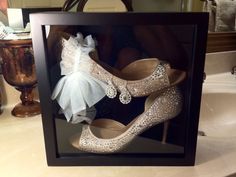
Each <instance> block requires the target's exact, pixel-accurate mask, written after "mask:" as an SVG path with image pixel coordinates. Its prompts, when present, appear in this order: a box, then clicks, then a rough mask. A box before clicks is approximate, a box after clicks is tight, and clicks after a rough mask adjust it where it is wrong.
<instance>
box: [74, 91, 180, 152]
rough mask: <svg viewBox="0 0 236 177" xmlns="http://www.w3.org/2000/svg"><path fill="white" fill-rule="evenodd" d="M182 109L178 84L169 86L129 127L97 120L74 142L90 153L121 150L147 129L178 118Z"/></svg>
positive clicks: (153, 97) (84, 129) (147, 105)
mask: <svg viewBox="0 0 236 177" xmlns="http://www.w3.org/2000/svg"><path fill="white" fill-rule="evenodd" d="M181 109H182V96H181V93H180V91H179V90H178V89H177V88H176V87H172V88H168V89H167V90H165V91H163V92H159V93H157V92H155V93H153V94H151V95H150V96H149V97H148V98H147V100H146V102H145V111H144V112H143V113H142V114H140V115H139V116H137V117H136V118H135V119H134V120H133V121H132V122H130V123H129V124H128V125H127V126H125V125H123V124H121V123H119V122H117V121H115V120H111V119H98V120H94V121H93V122H92V124H91V125H84V126H83V128H82V133H81V134H80V135H74V136H73V137H72V138H71V140H70V141H71V144H72V145H73V146H74V147H75V148H77V149H79V150H82V151H86V152H92V153H101V154H102V153H115V152H119V151H120V150H122V149H124V148H125V147H126V146H127V145H128V144H129V143H130V142H131V141H132V140H133V139H134V138H135V137H136V136H138V135H139V134H141V133H142V132H144V131H145V130H147V129H149V128H150V127H153V126H155V125H157V124H159V123H162V122H164V121H167V120H169V119H171V118H174V117H176V116H177V115H178V114H179V113H180V111H181ZM107 130H112V131H107ZM107 132H109V133H107Z"/></svg>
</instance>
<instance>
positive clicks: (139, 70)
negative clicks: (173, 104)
mask: <svg viewBox="0 0 236 177" xmlns="http://www.w3.org/2000/svg"><path fill="white" fill-rule="evenodd" d="M80 36H82V35H81V34H80V33H78V34H77V38H73V37H70V38H69V40H66V39H62V43H63V51H65V52H63V51H62V58H64V61H62V62H61V64H62V65H63V66H67V65H69V66H70V65H72V64H71V62H72V61H73V60H74V59H75V58H76V60H79V58H80V57H83V59H82V60H81V61H83V62H80V63H79V64H80V65H79V66H78V67H76V68H75V69H71V68H69V70H70V71H72V70H73V71H74V70H78V69H79V70H82V71H83V72H84V73H87V74H88V75H90V76H92V77H93V78H95V79H96V80H99V81H102V82H103V83H105V84H106V88H105V94H106V95H107V96H108V97H109V98H115V97H116V96H117V93H118V92H120V95H119V99H120V101H121V103H123V104H128V103H129V102H130V101H131V99H132V97H142V96H148V95H150V94H151V93H152V92H155V91H158V90H162V89H164V88H168V87H171V86H174V85H176V84H178V83H180V82H181V81H183V80H184V79H185V75H186V73H185V72H184V71H180V70H176V69H172V68H171V67H170V65H169V64H166V63H163V62H161V61H160V60H158V59H157V58H147V59H141V60H137V61H135V62H133V63H131V64H129V65H128V66H126V67H125V68H124V69H123V70H122V71H119V70H116V69H115V68H113V67H110V66H108V65H106V64H105V63H103V62H101V61H99V60H94V59H92V58H91V57H90V54H91V53H92V52H90V53H88V54H87V55H85V54H83V53H85V52H84V51H86V50H87V51H88V50H89V51H93V50H91V45H89V44H91V43H95V42H94V41H93V39H92V37H91V35H90V36H87V37H86V38H85V39H87V40H86V42H85V41H83V40H81V39H83V37H80ZM92 48H93V47H92ZM81 53H82V54H83V55H82V54H81ZM73 66H75V65H74V64H73Z"/></svg>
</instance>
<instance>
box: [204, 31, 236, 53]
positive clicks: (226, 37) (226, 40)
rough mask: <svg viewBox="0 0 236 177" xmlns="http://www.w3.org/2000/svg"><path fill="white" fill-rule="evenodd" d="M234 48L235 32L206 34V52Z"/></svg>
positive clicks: (235, 42) (235, 43) (235, 44)
mask: <svg viewBox="0 0 236 177" xmlns="http://www.w3.org/2000/svg"><path fill="white" fill-rule="evenodd" d="M232 50H236V32H213V33H209V34H208V41H207V53H212V52H223V51H232Z"/></svg>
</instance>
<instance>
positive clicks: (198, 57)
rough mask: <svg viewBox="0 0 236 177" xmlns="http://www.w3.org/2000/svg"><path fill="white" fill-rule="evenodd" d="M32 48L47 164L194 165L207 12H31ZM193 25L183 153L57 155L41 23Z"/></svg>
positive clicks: (44, 39)
mask: <svg viewBox="0 0 236 177" xmlns="http://www.w3.org/2000/svg"><path fill="white" fill-rule="evenodd" d="M30 21H31V26H32V36H33V48H34V55H35V63H36V70H37V78H38V88H39V95H40V102H41V107H42V122H43V130H44V138H45V147H46V154H47V162H48V165H50V166H69V165H70V166H75V165H82V166H84V165H85V166H91V165H98V166H101V165H110V166H111V165H112V166H115V165H145V166H147V165H168V166H170V165H171V166H173V165H188V166H189V165H190V166H191V165H194V162H195V154H196V143H197V132H198V121H199V112H200V102H201V93H202V81H203V71H204V63H205V52H206V41H207V29H208V14H207V13H66V12H50V13H38V14H31V15H30ZM130 24H131V25H194V26H195V30H194V45H193V46H194V47H193V55H192V63H191V64H190V66H189V67H190V68H189V71H188V72H189V73H188V79H190V82H189V84H190V85H189V88H190V90H189V91H188V92H189V95H188V98H187V99H188V100H189V103H190V104H189V105H188V110H186V111H187V113H186V114H187V116H188V121H187V123H186V130H185V131H186V137H185V138H186V139H185V146H184V150H185V152H184V154H181V155H180V154H164V155H159V156H155V155H153V154H126V155H115V156H113V155H94V154H88V155H86V154H83V155H82V156H60V154H58V153H57V152H58V151H57V139H56V129H55V128H56V127H55V120H54V118H53V112H52V110H53V109H52V100H51V99H50V96H51V93H52V91H51V89H50V83H49V71H48V70H47V64H48V60H47V53H46V51H47V50H46V46H47V44H46V37H45V30H44V28H45V26H44V25H130Z"/></svg>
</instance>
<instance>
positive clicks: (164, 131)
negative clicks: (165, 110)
mask: <svg viewBox="0 0 236 177" xmlns="http://www.w3.org/2000/svg"><path fill="white" fill-rule="evenodd" d="M169 124H170V121H169V120H167V121H166V122H164V127H163V133H162V141H161V143H162V144H165V143H166V139H167V135H168V129H169Z"/></svg>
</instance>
